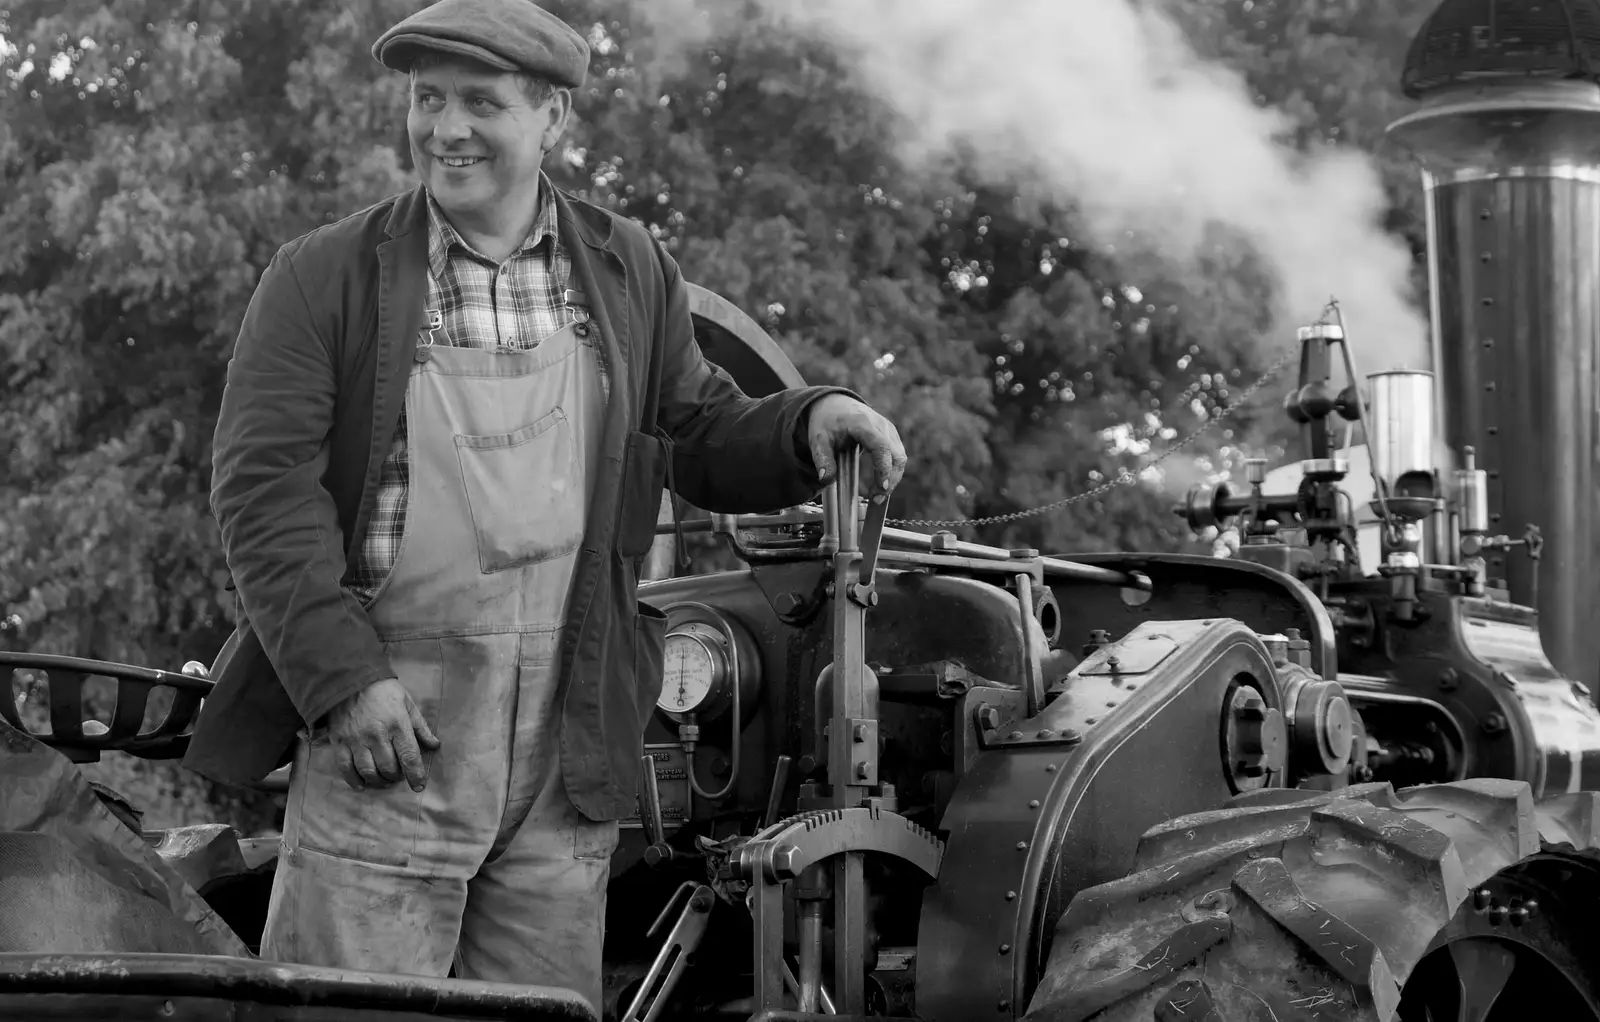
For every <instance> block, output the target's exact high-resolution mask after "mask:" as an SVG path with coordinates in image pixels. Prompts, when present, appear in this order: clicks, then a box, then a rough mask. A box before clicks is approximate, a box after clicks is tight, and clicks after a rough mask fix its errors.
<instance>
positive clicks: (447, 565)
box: [262, 318, 618, 1012]
mask: <svg viewBox="0 0 1600 1022" xmlns="http://www.w3.org/2000/svg"><path fill="white" fill-rule="evenodd" d="M433 340H434V338H433V337H432V332H430V331H425V332H424V335H423V336H422V337H421V338H419V342H418V348H417V355H416V361H415V363H414V365H413V367H412V372H411V377H410V381H409V384H408V386H407V391H406V417H407V422H408V423H409V427H408V428H409V440H408V443H409V446H410V460H411V479H410V485H409V488H408V492H407V505H406V525H405V531H404V535H403V537H402V539H401V546H400V550H399V553H398V557H397V559H396V561H395V564H394V567H393V569H392V570H391V572H390V573H389V576H388V577H387V579H386V580H385V582H384V584H383V585H382V587H381V588H380V589H379V590H378V592H377V593H376V595H375V596H374V598H373V600H372V602H371V604H370V606H369V608H368V611H367V613H368V615H369V616H370V618H371V621H372V623H373V625H374V626H375V627H376V628H377V631H378V634H379V637H380V638H381V639H382V640H383V642H384V648H385V651H386V653H387V654H388V656H389V658H390V662H391V663H392V664H393V666H394V669H395V672H396V674H397V675H398V677H399V679H400V681H401V682H402V683H403V684H404V685H405V687H406V690H407V691H408V692H409V693H410V694H411V698H412V699H413V700H415V701H416V703H417V706H418V707H419V709H421V711H422V713H423V714H424V716H425V717H426V718H427V720H428V723H429V725H430V726H431V727H432V728H433V730H434V733H435V734H436V735H437V736H438V738H439V740H440V742H441V746H440V748H439V750H438V751H437V752H435V753H426V752H425V753H424V754H423V755H424V758H425V760H426V761H427V764H428V783H427V787H426V788H425V790H423V791H422V792H420V793H418V792H413V791H412V790H411V789H410V787H409V786H408V785H407V784H406V783H405V781H403V780H402V781H400V782H397V783H396V784H394V785H391V786H389V787H386V788H376V789H375V788H368V789H367V790H365V791H355V790H353V789H351V788H350V787H349V786H348V785H347V784H346V783H345V781H344V780H343V778H342V777H341V776H340V774H339V773H338V770H337V768H336V765H335V761H334V754H335V752H336V751H337V750H336V749H335V748H334V747H333V746H332V745H331V743H330V742H329V741H328V739H327V736H326V734H311V735H308V736H306V737H305V738H304V739H303V740H302V741H301V743H300V745H299V747H298V749H297V751H296V754H295V759H294V766H293V773H292V780H291V784H290V790H289V802H288V809H287V814H286V816H285V821H284V832H283V848H282V853H281V855H280V858H279V864H278V872H277V877H276V880H275V882H274V884H273V890H272V899H271V904H270V907H269V909H268V920H267V928H266V935H265V937H264V938H263V945H262V956H263V957H265V958H270V959H274V960H279V961H291V962H299V963H305V964H314V965H325V966H336V967H343V968H353V969H367V970H373V971H378V972H390V973H411V974H420V975H431V976H443V975H444V974H445V973H446V972H447V970H448V969H449V967H450V966H451V964H452V962H453V963H454V965H455V967H456V973H457V975H458V976H460V977H462V978H473V979H489V980H499V981H506V982H516V983H527V984H541V985H555V986H564V987H570V988H572V989H574V990H577V991H578V992H580V993H582V994H584V995H586V996H587V997H588V998H589V1000H590V1002H591V1004H593V1005H594V1008H595V1010H596V1012H599V1011H600V1010H601V1006H600V997H601V976H600V960H601V941H602V933H603V917H604V914H605V897H606V883H607V880H608V878H609V872H610V857H611V854H612V852H613V851H614V850H615V848H616V845H617V840H618V827H617V824H616V823H615V822H607V823H594V822H591V821H590V820H588V819H587V818H586V817H584V816H583V815H582V814H581V813H579V812H578V811H577V810H576V809H575V808H573V806H572V805H571V803H570V802H569V800H568V798H567V795H566V792H565V790H564V787H563V784H562V778H561V774H560V771H561V766H560V754H559V747H558V743H557V731H556V729H557V728H558V727H559V723H560V721H559V708H558V707H556V706H555V703H554V697H555V684H556V671H557V651H558V648H559V640H560V636H561V628H562V625H563V623H564V621H565V618H566V608H567V602H568V593H569V590H570V588H571V582H572V574H573V567H574V564H575V562H576V558H577V552H578V548H579V545H580V544H581V542H582V539H583V533H584V523H585V521H586V519H587V511H588V506H589V501H590V495H591V491H592V489H593V483H594V478H595V473H596V467H597V462H598V458H599V449H600V436H601V420H602V415H603V411H604V406H605V401H606V394H605V389H606V388H605V383H604V379H603V376H602V373H601V372H600V366H601V361H600V358H601V356H600V355H599V353H598V344H599V340H600V335H599V331H598V330H597V329H594V328H593V327H592V326H591V325H590V324H589V323H588V322H587V321H586V318H585V319H584V320H582V321H579V322H576V323H572V324H569V325H568V326H566V327H565V328H563V329H562V330H560V331H558V332H557V333H555V334H553V335H551V336H549V337H547V338H545V339H543V340H542V341H541V342H540V343H539V344H538V345H537V346H535V347H533V348H531V349H529V350H525V351H513V350H504V349H502V350H499V351H491V350H483V349H476V348H464V347H451V346H448V345H445V344H442V343H441V344H435V343H432V342H433ZM573 683H574V684H579V685H581V684H584V679H581V678H578V679H575V680H574V682H573Z"/></svg>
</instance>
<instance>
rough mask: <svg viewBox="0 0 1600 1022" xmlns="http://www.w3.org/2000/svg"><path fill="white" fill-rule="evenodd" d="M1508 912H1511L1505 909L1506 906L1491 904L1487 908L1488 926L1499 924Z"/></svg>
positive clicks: (1504, 919) (1503, 920)
mask: <svg viewBox="0 0 1600 1022" xmlns="http://www.w3.org/2000/svg"><path fill="white" fill-rule="evenodd" d="M1510 914H1511V913H1510V912H1509V911H1507V909H1506V907H1505V906H1504V905H1494V906H1492V907H1491V908H1490V909H1489V925H1490V926H1499V925H1500V924H1501V923H1503V922H1505V921H1506V916H1508V915H1510Z"/></svg>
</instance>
